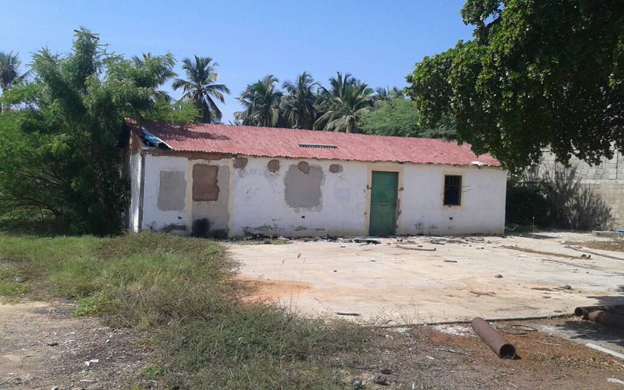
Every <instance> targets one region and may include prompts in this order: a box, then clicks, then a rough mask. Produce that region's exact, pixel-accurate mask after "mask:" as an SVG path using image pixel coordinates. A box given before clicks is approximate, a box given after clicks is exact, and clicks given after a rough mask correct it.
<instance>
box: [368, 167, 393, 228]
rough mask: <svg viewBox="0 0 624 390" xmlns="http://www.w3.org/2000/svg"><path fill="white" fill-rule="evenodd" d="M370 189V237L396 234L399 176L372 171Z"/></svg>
mask: <svg viewBox="0 0 624 390" xmlns="http://www.w3.org/2000/svg"><path fill="white" fill-rule="evenodd" d="M372 181H373V182H372V188H371V207H370V227H369V230H368V233H369V234H370V235H371V236H381V235H393V234H394V233H395V232H396V206H397V190H398V188H397V187H398V184H399V174H398V173H397V172H376V171H373V180H372Z"/></svg>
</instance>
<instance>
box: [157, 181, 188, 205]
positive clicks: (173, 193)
mask: <svg viewBox="0 0 624 390" xmlns="http://www.w3.org/2000/svg"><path fill="white" fill-rule="evenodd" d="M185 196H186V179H185V178H184V172H180V171H160V184H159V187H158V203H157V205H158V208H159V209H160V210H162V211H173V210H175V211H179V210H184V203H185V199H184V198H185Z"/></svg>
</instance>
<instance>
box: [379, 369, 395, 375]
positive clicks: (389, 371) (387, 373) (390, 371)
mask: <svg viewBox="0 0 624 390" xmlns="http://www.w3.org/2000/svg"><path fill="white" fill-rule="evenodd" d="M379 372H381V373H382V374H385V375H390V374H392V370H390V369H389V368H382V369H381V370H379Z"/></svg>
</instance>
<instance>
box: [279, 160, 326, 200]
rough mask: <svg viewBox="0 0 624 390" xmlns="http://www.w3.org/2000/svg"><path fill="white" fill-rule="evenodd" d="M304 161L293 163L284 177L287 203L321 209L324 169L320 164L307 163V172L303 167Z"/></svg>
mask: <svg viewBox="0 0 624 390" xmlns="http://www.w3.org/2000/svg"><path fill="white" fill-rule="evenodd" d="M301 165H302V163H299V164H298V165H291V166H290V168H288V172H287V173H286V177H285V179H284V186H285V191H284V193H285V197H286V204H287V205H288V206H290V207H292V208H295V209H317V210H320V209H321V207H322V206H321V199H322V193H321V184H322V183H323V170H322V169H321V167H318V166H309V165H308V163H305V166H306V168H307V172H305V171H304V170H303V169H302V168H301Z"/></svg>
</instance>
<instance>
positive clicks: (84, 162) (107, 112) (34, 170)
mask: <svg viewBox="0 0 624 390" xmlns="http://www.w3.org/2000/svg"><path fill="white" fill-rule="evenodd" d="M170 59H171V57H170V56H169V55H166V56H160V57H152V59H151V60H150V61H149V65H147V64H143V65H141V64H137V63H136V62H133V61H128V60H125V59H123V58H122V57H121V56H117V55H111V54H107V53H106V52H105V50H104V48H103V47H102V46H101V45H100V44H99V37H98V36H97V35H96V34H93V33H91V32H90V31H89V30H86V29H84V28H81V29H80V30H79V31H77V32H76V35H75V39H74V44H73V49H72V50H71V52H70V54H69V55H67V56H64V57H62V56H59V55H55V54H52V53H51V52H50V51H49V50H47V49H43V50H41V51H40V52H38V53H36V54H35V55H34V57H33V71H34V73H35V77H34V82H33V83H30V84H27V85H24V86H14V87H13V88H11V93H10V95H11V97H12V98H15V99H20V100H19V101H12V102H11V103H20V104H19V107H20V109H19V110H14V111H13V112H11V113H9V114H6V115H3V116H2V123H0V128H1V130H2V131H0V143H1V144H2V145H3V147H2V148H0V213H1V214H7V213H11V212H13V211H14V210H16V209H19V210H26V211H29V210H30V211H33V212H34V211H42V212H43V213H45V214H46V215H53V216H54V217H55V220H56V221H57V222H58V224H59V225H60V226H63V227H65V228H67V229H68V230H69V231H72V232H76V233H93V234H111V233H116V232H119V231H120V230H121V229H122V227H123V219H122V215H123V212H124V211H125V209H126V207H127V205H128V198H129V183H128V180H127V178H125V177H123V175H122V172H124V149H123V148H120V141H122V140H123V136H124V134H125V132H124V118H128V117H130V118H134V119H136V120H141V119H142V118H143V117H144V115H145V114H146V113H149V112H150V111H151V110H153V107H154V104H155V103H154V99H153V97H154V96H155V93H154V91H155V89H157V88H158V87H159V86H160V84H161V82H162V81H163V80H162V77H161V76H162V74H163V70H166V69H167V68H169V70H170V68H171V66H172V65H171V61H170Z"/></svg>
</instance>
